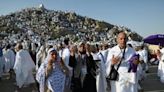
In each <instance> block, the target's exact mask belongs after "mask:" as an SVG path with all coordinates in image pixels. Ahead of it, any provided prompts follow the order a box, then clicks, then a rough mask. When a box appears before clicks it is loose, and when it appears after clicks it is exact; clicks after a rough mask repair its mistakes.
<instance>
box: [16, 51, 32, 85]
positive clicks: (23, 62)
mask: <svg viewBox="0 0 164 92" xmlns="http://www.w3.org/2000/svg"><path fill="white" fill-rule="evenodd" d="M34 69H35V64H34V61H33V60H32V58H31V56H30V54H29V52H28V51H26V50H20V51H18V52H17V54H16V61H15V65H14V71H15V73H16V82H17V85H18V86H19V88H21V87H22V86H23V85H24V84H30V83H34V82H35V80H34V77H33V74H32V72H33V70H34Z"/></svg>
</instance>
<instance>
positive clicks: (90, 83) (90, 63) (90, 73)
mask: <svg viewBox="0 0 164 92" xmlns="http://www.w3.org/2000/svg"><path fill="white" fill-rule="evenodd" d="M85 48H86V67H87V74H86V76H85V78H84V81H83V92H97V91H96V78H95V77H96V62H95V61H94V60H93V56H92V55H91V50H90V45H89V44H86V45H85Z"/></svg>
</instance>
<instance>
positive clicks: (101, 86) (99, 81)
mask: <svg viewBox="0 0 164 92" xmlns="http://www.w3.org/2000/svg"><path fill="white" fill-rule="evenodd" d="M100 53H101V52H100ZM100 53H98V58H99V59H100V63H99V64H100V66H99V74H98V75H97V77H96V88H97V92H106V89H107V81H106V71H105V70H106V68H105V58H104V56H103V55H102V54H100Z"/></svg>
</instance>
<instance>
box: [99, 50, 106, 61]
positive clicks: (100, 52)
mask: <svg viewBox="0 0 164 92" xmlns="http://www.w3.org/2000/svg"><path fill="white" fill-rule="evenodd" d="M100 55H101V57H102V59H103V62H104V63H105V58H104V56H103V55H102V53H101V52H100Z"/></svg>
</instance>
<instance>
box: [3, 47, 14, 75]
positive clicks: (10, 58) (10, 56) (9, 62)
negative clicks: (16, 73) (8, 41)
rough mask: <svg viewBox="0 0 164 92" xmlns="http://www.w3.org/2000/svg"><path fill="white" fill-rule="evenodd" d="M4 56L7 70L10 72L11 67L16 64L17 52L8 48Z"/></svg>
mask: <svg viewBox="0 0 164 92" xmlns="http://www.w3.org/2000/svg"><path fill="white" fill-rule="evenodd" d="M4 58H5V61H6V62H5V72H9V71H10V69H13V67H14V64H15V53H14V52H13V51H12V50H11V49H8V50H7V51H6V52H5V53H4Z"/></svg>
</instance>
